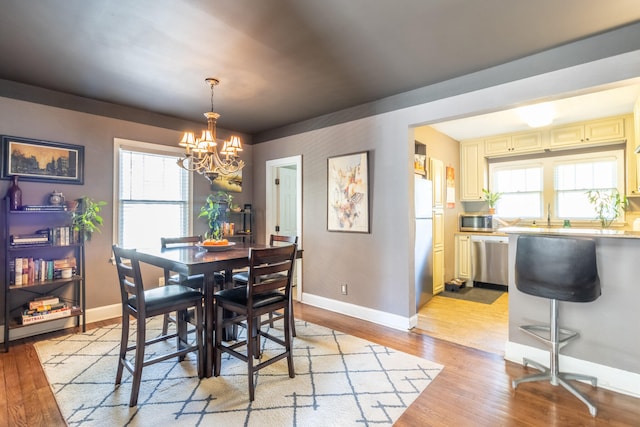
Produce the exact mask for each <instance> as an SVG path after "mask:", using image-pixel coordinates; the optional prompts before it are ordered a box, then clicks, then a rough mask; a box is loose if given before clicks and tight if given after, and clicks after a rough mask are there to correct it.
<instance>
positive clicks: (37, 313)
mask: <svg viewBox="0 0 640 427" xmlns="http://www.w3.org/2000/svg"><path fill="white" fill-rule="evenodd" d="M79 313H80V310H79V308H78V307H75V306H69V305H67V303H65V302H61V301H60V299H59V298H58V297H55V296H44V297H39V298H35V299H34V300H33V301H30V302H29V307H28V308H25V310H24V312H23V313H22V319H21V320H22V324H23V325H29V324H32V323H38V322H44V321H46V320H54V319H61V318H63V317H69V316H72V315H76V314H79Z"/></svg>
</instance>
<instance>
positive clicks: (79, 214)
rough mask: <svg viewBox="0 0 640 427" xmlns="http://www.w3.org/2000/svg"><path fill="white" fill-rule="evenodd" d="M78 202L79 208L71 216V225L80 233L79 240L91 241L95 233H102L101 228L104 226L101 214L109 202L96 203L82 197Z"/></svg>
mask: <svg viewBox="0 0 640 427" xmlns="http://www.w3.org/2000/svg"><path fill="white" fill-rule="evenodd" d="M78 202H79V203H78V206H79V207H78V208H77V209H76V210H74V211H73V213H72V214H71V215H72V216H71V225H72V227H73V231H74V232H75V233H78V236H79V238H82V241H87V240H91V235H92V234H93V233H94V232H96V231H97V232H100V228H101V227H102V224H103V219H102V216H101V215H100V212H101V211H102V208H103V207H104V206H105V205H106V204H107V202H104V201H97V202H96V201H95V200H93V199H91V198H89V197H82V198H80V199H78Z"/></svg>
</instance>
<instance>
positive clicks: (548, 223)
mask: <svg viewBox="0 0 640 427" xmlns="http://www.w3.org/2000/svg"><path fill="white" fill-rule="evenodd" d="M547 227H551V203H549V204H547Z"/></svg>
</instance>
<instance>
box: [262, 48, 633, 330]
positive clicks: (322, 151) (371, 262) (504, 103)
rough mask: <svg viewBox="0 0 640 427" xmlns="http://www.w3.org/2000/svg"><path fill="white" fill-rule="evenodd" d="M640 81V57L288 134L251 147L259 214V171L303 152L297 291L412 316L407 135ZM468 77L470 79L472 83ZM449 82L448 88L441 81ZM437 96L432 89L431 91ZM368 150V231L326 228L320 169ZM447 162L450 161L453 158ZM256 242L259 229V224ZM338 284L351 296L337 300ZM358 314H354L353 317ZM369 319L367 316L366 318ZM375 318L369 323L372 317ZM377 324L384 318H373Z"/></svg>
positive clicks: (410, 148)
mask: <svg viewBox="0 0 640 427" xmlns="http://www.w3.org/2000/svg"><path fill="white" fill-rule="evenodd" d="M637 76H640V51H638V50H636V51H633V52H631V53H628V54H623V55H619V56H616V57H612V58H608V59H603V60H599V61H594V62H590V63H588V64H583V65H577V66H572V67H568V68H566V69H561V70H558V71H554V72H549V73H546V74H544V75H540V76H535V77H530V78H525V79H522V80H518V81H514V82H510V83H504V84H500V85H496V86H493V87H488V88H486V89H481V90H476V91H473V92H469V93H466V94H463V95H457V96H451V97H448V98H447V97H443V98H442V99H439V100H436V101H433V102H428V103H425V104H422V105H419V106H415V107H409V108H404V109H401V110H397V111H393V112H389V113H384V114H379V115H376V116H373V117H367V118H362V119H359V120H353V121H350V122H347V123H342V124H336V125H334V126H331V127H327V128H323V129H317V130H311V131H307V132H302V133H298V134H295V135H290V136H285V137H281V138H277V139H273V140H272V141H269V142H265V143H261V144H258V145H256V146H255V147H254V157H253V160H254V173H255V177H256V180H255V184H256V185H255V187H254V200H255V205H256V208H257V210H258V212H259V213H260V214H262V213H263V210H264V206H265V200H264V199H265V192H264V185H263V184H261V183H260V179H261V177H264V176H265V171H264V164H265V162H266V161H267V160H271V159H277V158H280V157H285V156H292V155H297V154H301V155H302V158H303V197H304V207H303V236H304V261H303V265H304V267H303V283H304V285H303V289H304V292H305V294H311V295H313V296H318V297H321V298H323V299H329V300H333V301H335V304H331V303H330V302H328V303H327V302H326V301H325V303H323V304H325V305H326V306H328V308H332V306H333V308H334V309H336V310H341V311H348V310H349V309H350V308H349V307H348V306H345V305H344V304H340V303H351V304H355V305H357V306H359V307H362V308H365V310H364V311H365V312H366V311H367V310H368V309H370V310H373V312H374V313H375V312H382V313H384V314H389V315H397V316H400V317H402V318H409V317H411V316H412V315H414V314H415V304H414V301H413V300H414V291H413V270H414V265H413V259H412V253H413V252H412V251H413V245H414V236H413V228H412V220H413V216H412V214H411V210H412V207H413V201H412V195H413V169H412V168H413V163H412V160H413V149H414V132H413V130H412V129H413V128H414V127H416V126H419V125H425V124H429V123H436V122H438V121H444V120H448V119H451V118H455V117H464V116H470V115H477V114H481V113H486V112H489V111H496V110H499V109H505V108H510V107H513V106H516V105H518V104H521V103H524V102H527V101H531V100H534V99H543V98H545V97H548V96H557V95H558V94H565V95H567V96H568V95H570V94H575V93H577V92H579V91H582V90H584V89H586V88H591V87H594V86H603V85H607V84H611V83H613V82H618V81H621V80H625V79H629V78H631V77H637ZM469 78H471V77H469ZM448 84H451V83H450V82H448ZM432 90H433V91H434V92H437V91H438V88H432ZM364 150H368V151H370V152H371V154H372V157H371V163H370V173H371V177H372V178H371V188H372V194H371V206H372V211H371V224H372V227H371V233H370V234H364V235H362V234H351V233H335V232H328V231H327V230H326V191H327V189H326V179H327V177H326V173H327V172H326V162H327V157H329V156H334V155H337V154H344V153H352V152H357V151H364ZM451 161H452V162H454V160H451ZM258 224H259V228H258V233H260V234H263V233H264V229H262V228H260V227H262V224H263V222H262V221H260V220H259V221H258ZM340 283H348V284H349V289H350V293H349V295H347V296H343V295H341V294H340V288H339V284H340ZM362 313H363V310H354V311H353V313H351V314H355V315H360V314H362ZM369 314H371V312H370V311H369V312H366V313H365V316H367V315H369ZM372 320H375V319H372ZM379 320H380V321H381V323H384V322H385V320H384V319H379Z"/></svg>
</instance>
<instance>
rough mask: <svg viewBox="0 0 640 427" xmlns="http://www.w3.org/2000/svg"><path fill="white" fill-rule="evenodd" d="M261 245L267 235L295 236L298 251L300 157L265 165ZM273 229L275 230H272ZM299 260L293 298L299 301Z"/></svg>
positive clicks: (270, 161) (300, 234)
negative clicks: (263, 222)
mask: <svg viewBox="0 0 640 427" xmlns="http://www.w3.org/2000/svg"><path fill="white" fill-rule="evenodd" d="M265 166H266V177H265V178H266V180H265V182H266V188H265V191H266V193H265V196H266V197H265V201H266V204H265V240H264V241H265V242H268V241H269V236H270V235H271V234H281V235H288V236H298V248H300V249H302V245H303V236H302V156H292V157H285V158H282V159H275V160H268V161H267V162H266V165H265ZM276 230H277V231H276ZM302 261H303V260H302V259H298V260H296V268H295V277H294V284H295V288H294V297H295V298H296V299H297V300H302Z"/></svg>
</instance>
